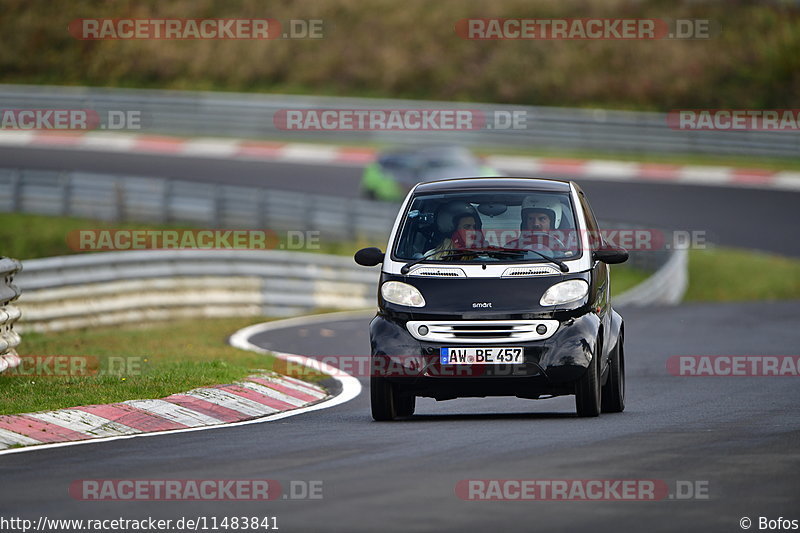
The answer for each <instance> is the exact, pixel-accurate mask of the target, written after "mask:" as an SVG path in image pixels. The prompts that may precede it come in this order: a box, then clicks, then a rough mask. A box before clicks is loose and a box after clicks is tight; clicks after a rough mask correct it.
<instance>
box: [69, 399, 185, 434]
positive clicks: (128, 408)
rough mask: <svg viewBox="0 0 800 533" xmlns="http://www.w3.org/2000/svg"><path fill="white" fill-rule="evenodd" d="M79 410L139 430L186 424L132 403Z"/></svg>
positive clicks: (90, 406)
mask: <svg viewBox="0 0 800 533" xmlns="http://www.w3.org/2000/svg"><path fill="white" fill-rule="evenodd" d="M80 409H81V411H85V412H87V413H93V414H96V415H97V416H102V417H103V418H107V419H109V420H111V421H114V422H117V423H119V424H124V425H126V426H129V427H132V428H134V429H138V430H139V431H166V430H170V429H183V428H185V427H186V426H184V425H183V424H177V423H175V422H173V421H171V420H167V419H165V418H161V417H159V416H155V415H153V414H152V413H149V412H146V411H142V410H141V409H137V408H136V407H133V406H132V405H126V404H123V403H112V404H110V405H88V406H85V407H81V408H80Z"/></svg>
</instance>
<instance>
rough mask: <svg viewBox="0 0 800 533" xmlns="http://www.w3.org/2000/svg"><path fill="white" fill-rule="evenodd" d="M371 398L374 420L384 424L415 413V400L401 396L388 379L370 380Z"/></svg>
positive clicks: (373, 378)
mask: <svg viewBox="0 0 800 533" xmlns="http://www.w3.org/2000/svg"><path fill="white" fill-rule="evenodd" d="M369 397H370V402H371V404H372V418H373V419H375V420H377V421H379V422H384V421H388V420H394V419H395V418H397V417H399V416H411V415H412V414H413V413H414V404H415V401H414V400H415V398H414V397H413V396H412V397H411V401H410V402H409V401H408V398H403V397H401V396H400V393H399V391H398V390H397V386H396V385H395V384H393V383H391V382H390V381H389V380H387V379H386V378H380V377H374V376H373V377H371V378H369Z"/></svg>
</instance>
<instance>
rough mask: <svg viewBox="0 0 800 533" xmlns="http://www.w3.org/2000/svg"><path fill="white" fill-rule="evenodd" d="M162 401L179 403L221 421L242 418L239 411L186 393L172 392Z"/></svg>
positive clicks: (233, 420)
mask: <svg viewBox="0 0 800 533" xmlns="http://www.w3.org/2000/svg"><path fill="white" fill-rule="evenodd" d="M164 401H166V402H170V403H174V404H175V405H180V406H181V407H185V408H187V409H191V410H192V411H196V412H198V413H202V414H204V415H207V416H210V417H213V418H217V419H219V420H222V421H223V422H235V421H237V420H242V419H243V418H244V416H243V415H242V413H241V412H239V411H234V410H233V409H228V408H227V407H223V406H221V405H218V404H215V403H211V402H209V401H207V400H203V399H201V398H197V397H195V396H188V395H186V394H173V395H172V396H167V397H166V398H164Z"/></svg>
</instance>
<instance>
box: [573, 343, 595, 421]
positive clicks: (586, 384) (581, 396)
mask: <svg viewBox="0 0 800 533" xmlns="http://www.w3.org/2000/svg"><path fill="white" fill-rule="evenodd" d="M600 352H601V350H600V338H599V337H598V338H597V348H595V353H594V355H593V356H592V360H591V361H590V362H589V367H588V368H587V369H586V372H585V373H584V374H583V376H582V377H581V378H580V379H579V380H578V381H577V382H576V383H575V410H576V411H577V412H578V417H580V418H587V417H594V416H598V415H599V414H600V402H601V394H600V388H601V387H600V371H599V364H600V361H599V359H600Z"/></svg>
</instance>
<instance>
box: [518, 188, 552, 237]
mask: <svg viewBox="0 0 800 533" xmlns="http://www.w3.org/2000/svg"><path fill="white" fill-rule="evenodd" d="M534 209H535V210H537V211H544V212H546V213H547V214H548V215H549V216H550V221H551V222H552V223H553V227H552V228H551V229H558V227H559V225H561V212H562V208H561V202H560V201H559V200H558V198H555V197H553V196H551V195H547V194H535V195H534V194H532V195H530V196H526V197H525V198H523V200H522V211H521V217H522V224H523V226H524V224H525V217H526V216H527V213H526V211H528V210H534ZM523 229H524V228H523Z"/></svg>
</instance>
